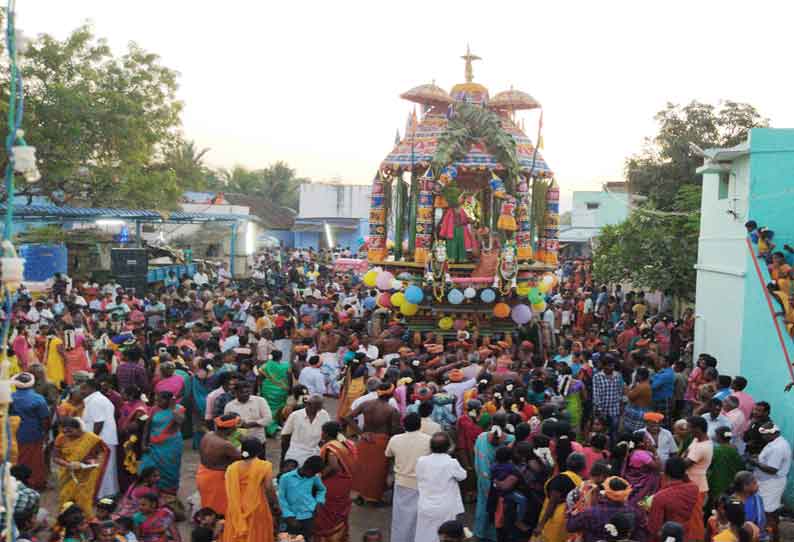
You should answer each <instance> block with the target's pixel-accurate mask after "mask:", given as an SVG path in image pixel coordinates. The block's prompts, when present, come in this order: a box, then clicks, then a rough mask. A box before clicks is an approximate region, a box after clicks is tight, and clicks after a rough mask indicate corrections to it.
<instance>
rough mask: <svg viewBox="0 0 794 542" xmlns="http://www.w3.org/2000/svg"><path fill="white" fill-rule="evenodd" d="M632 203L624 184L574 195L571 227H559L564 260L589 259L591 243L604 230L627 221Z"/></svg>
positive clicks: (609, 185)
mask: <svg viewBox="0 0 794 542" xmlns="http://www.w3.org/2000/svg"><path fill="white" fill-rule="evenodd" d="M630 201H631V196H630V195H629V194H628V192H627V191H626V183H623V182H613V183H607V184H606V185H605V186H604V190H602V191H591V190H586V191H583V190H579V191H575V192H574V193H573V209H572V210H571V224H570V225H569V226H562V225H561V226H560V253H561V255H562V257H563V258H566V257H567V258H576V257H590V256H591V254H592V250H591V242H592V240H593V239H594V238H595V237H598V234H599V232H600V231H601V228H603V227H604V226H607V225H610V224H619V223H621V222H623V221H624V220H626V218H628V216H629V202H630Z"/></svg>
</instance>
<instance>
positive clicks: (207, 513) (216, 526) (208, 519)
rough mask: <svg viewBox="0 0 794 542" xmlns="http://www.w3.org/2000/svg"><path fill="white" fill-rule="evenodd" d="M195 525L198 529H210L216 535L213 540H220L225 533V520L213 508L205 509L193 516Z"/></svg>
mask: <svg viewBox="0 0 794 542" xmlns="http://www.w3.org/2000/svg"><path fill="white" fill-rule="evenodd" d="M193 524H194V525H195V526H196V528H199V527H204V528H206V529H210V530H211V531H212V532H213V533H214V534H213V537H214V538H213V540H217V539H219V538H220V535H221V532H223V520H222V519H221V517H220V516H219V515H218V514H217V513H216V512H215V510H213V509H212V508H206V507H205V508H202V509H201V510H199V511H198V512H196V513H195V514H193Z"/></svg>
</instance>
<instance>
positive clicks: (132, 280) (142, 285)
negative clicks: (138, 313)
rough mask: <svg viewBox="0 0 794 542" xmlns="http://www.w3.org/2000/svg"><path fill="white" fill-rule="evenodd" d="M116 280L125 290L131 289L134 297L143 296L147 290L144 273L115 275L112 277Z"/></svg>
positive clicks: (147, 285) (147, 284)
mask: <svg viewBox="0 0 794 542" xmlns="http://www.w3.org/2000/svg"><path fill="white" fill-rule="evenodd" d="M113 278H115V279H116V282H118V284H119V286H121V287H122V288H124V289H125V290H132V292H133V293H134V294H135V297H138V298H140V297H143V296H145V295H146V293H147V292H148V290H149V283H148V282H147V280H146V275H143V276H131V275H127V276H123V275H122V276H116V277H113Z"/></svg>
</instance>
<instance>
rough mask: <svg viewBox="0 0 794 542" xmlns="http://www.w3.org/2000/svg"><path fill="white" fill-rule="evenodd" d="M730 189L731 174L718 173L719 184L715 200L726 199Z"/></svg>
mask: <svg viewBox="0 0 794 542" xmlns="http://www.w3.org/2000/svg"><path fill="white" fill-rule="evenodd" d="M730 187H731V174H730V173H728V172H722V173H720V184H719V188H718V191H717V199H728V192H729V191H730Z"/></svg>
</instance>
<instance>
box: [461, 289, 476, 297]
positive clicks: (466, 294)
mask: <svg viewBox="0 0 794 542" xmlns="http://www.w3.org/2000/svg"><path fill="white" fill-rule="evenodd" d="M463 297H465V298H466V299H474V298H475V297H477V290H475V289H474V288H472V287H471V286H469V287H468V288H466V289H465V290H463Z"/></svg>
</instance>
